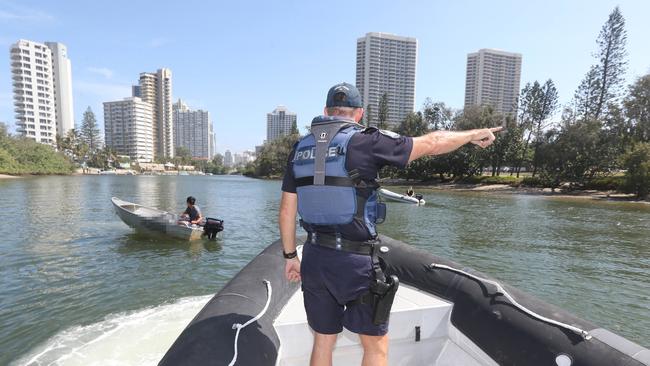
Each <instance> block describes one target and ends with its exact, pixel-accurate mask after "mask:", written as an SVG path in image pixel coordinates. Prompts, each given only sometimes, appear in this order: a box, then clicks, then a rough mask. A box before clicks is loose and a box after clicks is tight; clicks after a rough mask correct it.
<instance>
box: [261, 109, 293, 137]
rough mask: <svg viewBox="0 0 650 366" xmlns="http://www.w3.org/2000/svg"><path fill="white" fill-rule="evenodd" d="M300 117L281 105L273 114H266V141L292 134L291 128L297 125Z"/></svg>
mask: <svg viewBox="0 0 650 366" xmlns="http://www.w3.org/2000/svg"><path fill="white" fill-rule="evenodd" d="M297 121H298V115H297V114H295V113H293V112H290V111H289V110H288V109H287V107H285V106H283V105H280V106H278V107H277V108H275V109H274V110H273V112H271V113H267V114H266V141H269V142H271V141H273V140H275V139H277V138H278V137H282V136H288V135H289V134H291V127H292V126H293V124H294V123H297Z"/></svg>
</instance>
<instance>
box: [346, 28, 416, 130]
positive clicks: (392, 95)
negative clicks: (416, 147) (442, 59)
mask: <svg viewBox="0 0 650 366" xmlns="http://www.w3.org/2000/svg"><path fill="white" fill-rule="evenodd" d="M417 56H418V41H417V39H415V38H411V37H402V36H397V35H394V34H388V33H375V32H371V33H366V35H365V36H364V37H361V38H359V39H357V77H356V86H357V88H358V89H359V93H361V97H362V98H363V105H364V108H366V110H367V109H368V107H370V121H369V123H370V125H371V126H377V124H378V123H379V120H378V114H379V113H378V112H379V101H380V99H381V98H382V96H383V95H384V93H385V94H387V96H388V119H387V125H388V126H387V127H388V128H395V127H397V126H399V124H400V123H401V122H402V120H404V118H405V117H406V115H407V114H409V113H411V112H413V111H414V109H415V71H416V67H417Z"/></svg>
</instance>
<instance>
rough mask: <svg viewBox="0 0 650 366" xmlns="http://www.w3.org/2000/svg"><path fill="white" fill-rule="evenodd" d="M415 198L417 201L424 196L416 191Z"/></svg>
mask: <svg viewBox="0 0 650 366" xmlns="http://www.w3.org/2000/svg"><path fill="white" fill-rule="evenodd" d="M415 198H417V199H418V201H422V199H423V198H424V196H423V195H421V194H419V193H416V194H415Z"/></svg>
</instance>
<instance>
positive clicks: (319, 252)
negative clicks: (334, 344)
mask: <svg viewBox="0 0 650 366" xmlns="http://www.w3.org/2000/svg"><path fill="white" fill-rule="evenodd" d="M300 276H301V278H302V291H303V298H304V303H305V312H306V313H307V322H308V323H309V326H310V327H311V328H312V329H313V330H315V331H316V332H318V333H321V334H337V333H340V332H341V331H343V327H345V328H346V329H348V330H349V331H351V332H354V333H358V334H364V335H372V336H381V335H384V334H386V332H387V331H388V322H386V323H383V324H381V325H374V324H373V323H372V306H371V305H369V304H354V305H351V306H348V307H346V306H345V304H346V303H348V302H350V301H352V300H355V299H357V298H359V296H361V295H363V294H364V293H366V292H368V288H369V286H370V280H371V278H372V260H371V258H370V256H369V255H362V254H354V253H348V252H343V251H338V250H334V249H330V248H326V247H321V246H318V245H312V244H305V245H304V247H303V250H302V262H301V266H300Z"/></svg>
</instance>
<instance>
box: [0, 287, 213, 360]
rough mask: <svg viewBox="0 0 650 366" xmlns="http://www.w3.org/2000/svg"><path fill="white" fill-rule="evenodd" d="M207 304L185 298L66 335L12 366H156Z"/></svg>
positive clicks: (204, 298) (71, 330)
mask: <svg viewBox="0 0 650 366" xmlns="http://www.w3.org/2000/svg"><path fill="white" fill-rule="evenodd" d="M211 298H212V295H207V296H196V297H186V298H183V299H180V300H178V301H176V302H174V303H171V304H164V305H160V306H155V307H151V308H145V309H141V310H137V311H135V312H130V313H120V314H113V315H109V316H107V317H106V318H105V319H104V320H102V321H100V322H97V323H94V324H90V325H87V326H77V327H72V328H69V329H66V330H64V331H62V332H60V333H58V334H56V335H55V336H53V337H52V338H50V339H49V340H47V341H46V342H45V343H44V344H42V345H40V346H38V347H36V348H35V349H34V350H32V351H31V352H29V353H28V354H27V355H25V356H23V357H21V358H20V359H19V360H17V361H15V362H13V363H12V365H29V366H32V365H66V366H67V365H115V366H117V365H156V364H157V363H158V361H159V360H160V359H161V358H162V356H163V355H164V354H165V352H166V351H167V349H168V348H169V347H170V346H171V345H172V343H173V342H174V340H175V339H176V338H177V337H178V335H179V334H180V333H181V331H182V330H183V329H184V328H185V326H186V325H187V324H188V323H189V322H190V320H191V319H192V318H193V317H194V316H195V315H196V314H197V313H198V312H199V310H201V308H202V307H203V306H204V305H205V304H206V303H207V302H208V300H210V299H211Z"/></svg>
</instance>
